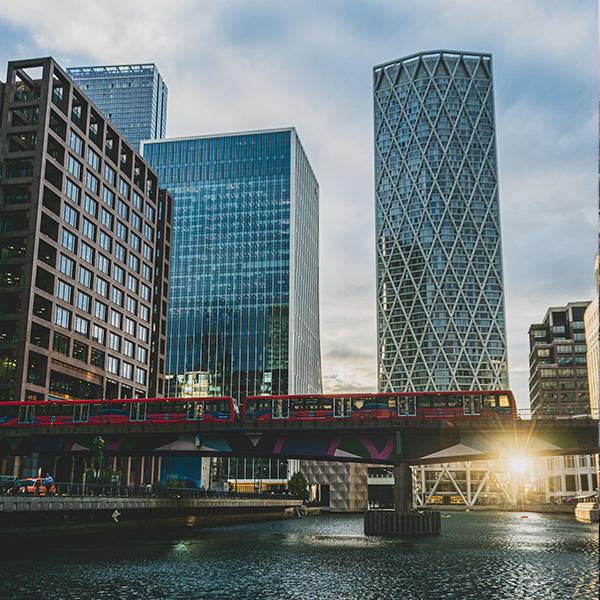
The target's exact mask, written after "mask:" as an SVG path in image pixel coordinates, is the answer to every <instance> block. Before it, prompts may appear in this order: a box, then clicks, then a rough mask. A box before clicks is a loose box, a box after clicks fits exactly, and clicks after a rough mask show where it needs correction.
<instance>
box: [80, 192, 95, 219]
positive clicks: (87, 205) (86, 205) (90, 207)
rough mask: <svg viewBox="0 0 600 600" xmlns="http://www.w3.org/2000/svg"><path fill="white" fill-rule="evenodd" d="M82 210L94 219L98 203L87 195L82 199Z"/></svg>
mask: <svg viewBox="0 0 600 600" xmlns="http://www.w3.org/2000/svg"><path fill="white" fill-rule="evenodd" d="M83 209H84V210H85V211H86V212H87V213H88V214H90V215H92V217H94V218H96V217H97V216H98V203H97V202H96V201H95V200H94V199H93V198H92V197H91V196H89V195H88V194H86V195H85V197H84V200H83Z"/></svg>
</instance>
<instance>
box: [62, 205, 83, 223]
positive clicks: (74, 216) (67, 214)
mask: <svg viewBox="0 0 600 600" xmlns="http://www.w3.org/2000/svg"><path fill="white" fill-rule="evenodd" d="M62 216H63V219H64V220H65V222H66V223H68V224H69V225H70V226H71V227H73V228H75V229H77V228H78V227H79V213H78V212H77V211H76V210H75V209H74V208H71V206H69V205H68V204H66V203H65V204H63V215H62Z"/></svg>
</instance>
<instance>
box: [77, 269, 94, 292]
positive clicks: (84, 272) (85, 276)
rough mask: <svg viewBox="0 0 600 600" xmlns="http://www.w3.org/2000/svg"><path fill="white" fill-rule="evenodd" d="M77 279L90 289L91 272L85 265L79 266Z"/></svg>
mask: <svg viewBox="0 0 600 600" xmlns="http://www.w3.org/2000/svg"><path fill="white" fill-rule="evenodd" d="M77 281H79V283H81V284H82V285H84V286H85V287H86V288H89V289H90V290H91V289H92V272H91V271H90V270H89V269H86V268H85V267H81V266H80V267H79V277H77Z"/></svg>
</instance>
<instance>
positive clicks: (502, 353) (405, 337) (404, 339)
mask: <svg viewBox="0 0 600 600" xmlns="http://www.w3.org/2000/svg"><path fill="white" fill-rule="evenodd" d="M373 87H374V110H375V119H374V126H375V214H376V244H377V248H376V251H377V333H378V384H379V390H380V391H396V392H404V391H423V390H451V389H463V390H472V389H494V388H495V389H504V388H506V387H507V385H508V377H507V358H506V335H505V320H504V284H503V274H502V249H501V239H500V216H499V200H498V170H497V158H496V139H495V121H494V92H493V80H492V57H491V56H490V55H489V54H477V53H463V52H450V51H436V52H426V53H420V54H415V55H412V56H408V57H406V58H403V59H400V60H396V61H392V62H389V63H385V64H382V65H379V66H376V67H375V68H374V69H373Z"/></svg>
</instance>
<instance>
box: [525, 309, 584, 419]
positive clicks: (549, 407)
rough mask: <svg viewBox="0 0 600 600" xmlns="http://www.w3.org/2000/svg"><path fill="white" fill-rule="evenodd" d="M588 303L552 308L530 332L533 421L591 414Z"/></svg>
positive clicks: (530, 395) (530, 383)
mask: <svg viewBox="0 0 600 600" xmlns="http://www.w3.org/2000/svg"><path fill="white" fill-rule="evenodd" d="M589 304H590V303H589V302H570V303H569V304H567V305H566V306H560V307H552V308H549V309H548V311H547V312H546V315H545V317H544V320H543V322H542V323H539V324H534V325H532V326H531V327H530V328H529V400H530V403H531V412H532V415H533V417H534V418H543V417H552V416H562V417H567V416H580V415H589V414H590V400H589V392H588V385H589V384H588V371H587V345H586V334H585V325H584V313H585V310H586V308H587V307H588V305H589Z"/></svg>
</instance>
